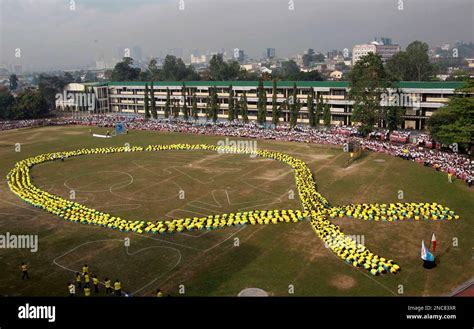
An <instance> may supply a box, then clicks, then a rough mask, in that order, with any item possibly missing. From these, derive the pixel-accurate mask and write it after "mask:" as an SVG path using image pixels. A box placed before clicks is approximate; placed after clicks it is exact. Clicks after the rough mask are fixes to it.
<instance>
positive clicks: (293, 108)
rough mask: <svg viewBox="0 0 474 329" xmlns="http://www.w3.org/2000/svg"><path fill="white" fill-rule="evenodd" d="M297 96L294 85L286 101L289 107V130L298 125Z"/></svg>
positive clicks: (299, 107)
mask: <svg viewBox="0 0 474 329" xmlns="http://www.w3.org/2000/svg"><path fill="white" fill-rule="evenodd" d="M297 95H298V90H297V88H296V83H295V84H293V91H292V94H291V96H290V98H289V99H288V104H289V106H290V127H291V128H294V127H296V125H297V123H298V114H299V111H300V109H301V104H300V102H299V100H298V97H297Z"/></svg>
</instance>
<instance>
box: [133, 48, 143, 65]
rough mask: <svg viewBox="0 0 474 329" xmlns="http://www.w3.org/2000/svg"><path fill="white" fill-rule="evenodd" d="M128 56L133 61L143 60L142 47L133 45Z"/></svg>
mask: <svg viewBox="0 0 474 329" xmlns="http://www.w3.org/2000/svg"><path fill="white" fill-rule="evenodd" d="M130 57H132V58H133V60H134V61H135V62H141V61H142V60H143V55H142V48H141V47H140V46H135V47H133V49H132V53H131V55H130Z"/></svg>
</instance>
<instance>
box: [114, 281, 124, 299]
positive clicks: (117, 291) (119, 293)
mask: <svg viewBox="0 0 474 329" xmlns="http://www.w3.org/2000/svg"><path fill="white" fill-rule="evenodd" d="M114 289H115V294H116V295H117V296H122V284H121V283H120V281H119V280H118V279H117V280H115V283H114Z"/></svg>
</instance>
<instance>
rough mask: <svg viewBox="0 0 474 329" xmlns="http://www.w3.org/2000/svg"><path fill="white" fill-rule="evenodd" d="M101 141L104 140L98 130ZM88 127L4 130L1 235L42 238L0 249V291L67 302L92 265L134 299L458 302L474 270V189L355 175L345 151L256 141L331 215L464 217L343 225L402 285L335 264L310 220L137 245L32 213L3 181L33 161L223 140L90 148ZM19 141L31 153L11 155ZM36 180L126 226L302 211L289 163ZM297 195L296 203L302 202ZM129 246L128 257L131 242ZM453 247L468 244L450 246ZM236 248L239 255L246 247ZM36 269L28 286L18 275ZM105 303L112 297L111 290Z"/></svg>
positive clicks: (54, 165) (227, 161)
mask: <svg viewBox="0 0 474 329" xmlns="http://www.w3.org/2000/svg"><path fill="white" fill-rule="evenodd" d="M93 130H94V132H101V131H102V132H103V130H101V129H98V128H95V129H93ZM88 131H89V128H84V127H44V128H37V129H24V130H16V131H6V132H0V175H1V177H3V179H2V183H1V185H0V234H4V233H5V232H10V233H11V234H38V236H39V250H38V252H36V253H31V252H30V251H29V250H24V249H0V267H1V268H2V269H3V271H2V275H1V276H0V295H4V296H5V295H6V296H36V295H46V296H65V295H67V293H68V290H67V282H68V281H72V280H73V278H74V272H76V271H79V270H80V269H81V267H82V265H83V264H84V263H88V264H89V267H90V269H91V271H92V273H96V274H97V275H98V276H99V278H100V279H101V280H103V278H104V277H109V278H111V279H112V280H115V279H116V278H119V279H120V280H121V281H122V286H123V288H124V290H125V291H128V292H131V293H134V294H135V295H137V296H151V295H153V292H154V291H155V290H156V288H158V287H160V288H161V289H162V290H164V291H165V293H166V294H168V293H169V294H171V295H174V296H177V295H179V289H180V285H182V286H184V295H185V296H196V295H205V296H221V295H225V296H235V295H237V294H238V293H239V292H240V291H241V290H243V289H245V288H249V287H258V288H261V289H263V290H265V291H267V292H268V293H269V294H270V295H272V296H287V295H289V292H288V290H289V286H290V285H292V286H293V287H294V295H311V296H347V295H357V296H359V295H360V296H393V295H400V292H401V290H400V285H402V286H403V295H405V296H412V295H443V294H448V293H449V292H451V291H452V290H453V289H455V288H456V287H458V286H459V285H460V284H462V283H463V282H465V281H467V280H468V279H470V278H471V277H473V274H474V261H473V246H474V244H473V242H474V240H473V232H474V190H472V189H471V190H470V189H469V188H468V187H467V186H466V185H465V184H464V183H463V182H460V181H455V182H454V183H453V184H449V183H448V181H447V177H446V175H444V174H442V173H438V172H436V171H434V170H432V169H429V168H425V167H423V166H419V165H416V164H414V163H412V162H409V161H404V160H402V159H399V158H394V157H390V156H386V155H382V154H376V153H364V154H363V156H362V158H361V159H360V160H358V161H356V162H355V163H354V164H352V165H351V166H350V167H348V168H344V164H345V163H346V161H347V160H348V154H347V153H344V152H342V150H340V149H338V148H332V147H326V146H318V145H309V144H303V143H286V142H276V141H258V148H259V149H269V150H275V151H280V152H284V153H288V154H291V155H293V156H295V157H296V158H299V159H302V160H304V161H305V162H306V163H307V164H308V165H309V167H310V168H311V170H312V171H313V173H314V176H315V180H316V183H317V185H318V190H319V192H320V193H322V194H323V195H324V196H325V197H326V198H328V200H329V201H330V202H331V203H332V204H333V205H339V204H346V203H361V202H398V201H399V200H398V198H397V197H398V195H399V191H403V194H404V200H403V201H406V202H411V201H414V202H421V201H427V202H438V203H442V204H443V205H446V206H448V207H450V208H451V209H453V210H454V211H456V212H457V214H459V215H460V216H461V220H459V221H450V222H431V221H430V222H428V221H423V222H413V221H404V222H396V223H393V222H371V221H370V222H364V221H360V220H355V219H349V218H343V219H337V220H334V222H335V223H337V224H338V225H340V226H341V228H342V230H343V231H344V232H345V233H346V234H350V235H359V236H362V237H363V238H364V240H365V245H366V246H367V247H368V248H369V249H371V250H372V251H374V252H375V253H377V254H379V255H381V256H385V257H389V258H392V259H394V260H395V261H396V262H397V263H398V264H400V266H401V267H402V271H401V272H400V273H399V274H397V275H392V274H386V275H383V276H376V277H374V276H372V275H370V274H368V273H367V272H366V271H364V270H361V269H357V268H354V267H352V266H350V265H347V264H346V263H344V262H342V261H341V260H340V259H339V258H337V257H336V256H334V255H333V254H332V253H331V252H330V251H329V250H328V249H326V248H325V246H324V244H323V243H322V242H321V241H320V239H319V238H318V237H317V236H316V234H315V233H314V231H313V230H312V228H311V226H310V224H309V222H307V221H302V222H300V223H297V224H279V225H268V226H243V227H234V228H226V229H223V230H215V231H202V232H191V233H189V232H188V233H180V234H174V235H164V236H163V235H135V234H133V233H122V232H118V231H113V230H108V229H104V228H100V227H95V226H87V225H81V224H73V223H70V222H66V221H63V220H60V219H59V218H56V217H54V216H52V215H50V214H47V213H46V212H43V211H40V210H38V209H36V208H33V207H30V206H28V205H27V204H25V203H23V202H22V201H21V200H20V199H19V198H17V197H16V196H15V195H13V194H12V193H11V192H10V191H9V189H8V186H7V184H6V180H5V177H6V174H7V172H8V171H9V170H10V169H11V168H12V167H13V165H14V164H15V163H16V162H17V161H19V160H21V159H24V158H27V157H29V156H32V155H36V154H40V153H45V152H52V151H65V150H74V149H78V148H84V147H102V146H123V145H124V144H125V143H130V145H131V146H138V145H140V146H146V145H148V144H171V143H207V144H213V145H215V144H216V143H217V141H218V140H222V139H223V138H222V137H211V136H201V135H188V134H177V133H157V132H139V131H131V132H130V134H128V135H120V136H117V137H114V138H111V139H100V138H93V137H91V136H90V135H89V133H88ZM16 143H19V144H20V146H21V152H15V144H16ZM32 178H33V182H34V183H35V184H36V185H37V186H40V187H41V188H43V189H44V190H47V191H49V192H52V193H55V194H58V195H61V196H62V197H65V198H70V196H71V191H73V193H74V194H75V198H76V201H78V202H81V203H83V204H86V205H88V206H91V207H94V208H96V209H99V210H102V211H107V212H110V213H112V214H114V215H119V216H122V217H125V218H127V219H140V220H147V219H149V220H152V219H166V218H177V217H179V218H180V217H194V216H201V215H209V214H218V213H224V212H230V211H238V210H248V209H297V208H300V207H301V206H300V203H299V200H298V196H297V193H296V190H295V182H294V176H293V172H292V170H291V168H290V167H288V166H285V165H284V164H282V163H280V162H277V161H272V160H269V159H262V158H251V157H249V156H244V155H233V154H217V153H216V152H210V151H194V152H190V151H165V152H138V153H132V154H113V155H108V156H101V155H91V156H83V157H77V158H72V159H67V160H66V161H65V162H60V161H55V162H49V163H45V164H42V165H39V166H36V167H34V169H33V170H32ZM293 194H294V198H292V196H293ZM432 232H435V233H436V236H437V239H438V245H439V247H438V250H439V251H438V260H439V264H438V266H437V267H436V268H435V269H432V270H426V269H424V268H423V267H422V266H421V263H422V261H421V259H420V245H421V240H422V239H424V240H425V242H428V241H429V239H430V238H431V233H432ZM126 237H128V238H130V247H125V246H124V238H126ZM453 239H455V240H456V241H457V242H458V245H457V246H456V245H453ZM237 242H238V246H236V244H237ZM21 262H27V263H28V264H30V271H29V272H30V276H31V279H30V280H29V281H22V280H21V271H20V269H19V265H20V263H21ZM101 295H102V293H101Z"/></svg>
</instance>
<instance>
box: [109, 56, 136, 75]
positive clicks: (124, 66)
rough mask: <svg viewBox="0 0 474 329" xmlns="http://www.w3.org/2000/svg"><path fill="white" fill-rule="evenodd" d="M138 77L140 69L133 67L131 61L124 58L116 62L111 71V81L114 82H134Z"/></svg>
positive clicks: (128, 58)
mask: <svg viewBox="0 0 474 329" xmlns="http://www.w3.org/2000/svg"><path fill="white" fill-rule="evenodd" d="M139 76H140V68H138V67H133V59H132V58H131V57H124V58H123V59H122V61H121V62H118V63H117V64H116V65H115V67H114V69H113V71H112V80H114V81H135V80H138V77H139Z"/></svg>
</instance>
